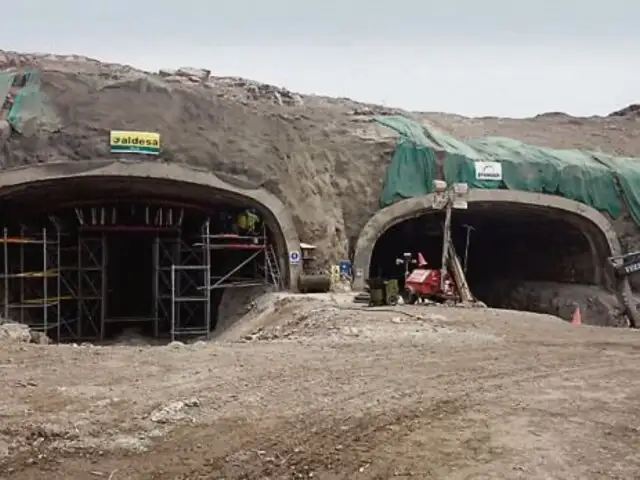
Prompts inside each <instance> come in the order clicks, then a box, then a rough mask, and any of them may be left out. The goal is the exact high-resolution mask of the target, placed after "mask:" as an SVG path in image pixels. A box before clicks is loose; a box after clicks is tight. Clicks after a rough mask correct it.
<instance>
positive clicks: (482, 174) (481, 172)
mask: <svg viewBox="0 0 640 480" xmlns="http://www.w3.org/2000/svg"><path fill="white" fill-rule="evenodd" d="M474 166H475V169H476V180H498V181H500V180H502V164H501V163H500V162H474Z"/></svg>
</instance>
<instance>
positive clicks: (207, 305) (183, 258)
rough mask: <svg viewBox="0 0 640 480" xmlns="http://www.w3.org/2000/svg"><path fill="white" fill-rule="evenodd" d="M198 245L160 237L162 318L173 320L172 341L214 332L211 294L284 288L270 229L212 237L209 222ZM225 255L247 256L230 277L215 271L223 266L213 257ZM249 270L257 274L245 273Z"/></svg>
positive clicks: (159, 304)
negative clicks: (249, 233) (251, 288)
mask: <svg viewBox="0 0 640 480" xmlns="http://www.w3.org/2000/svg"><path fill="white" fill-rule="evenodd" d="M197 240H198V241H197V242H195V243H188V242H187V241H185V240H184V239H182V238H180V237H179V238H169V239H167V238H165V239H164V241H162V239H161V238H160V237H159V236H158V237H156V247H155V249H154V250H155V256H156V259H157V263H156V265H157V268H156V272H157V274H156V280H155V285H156V287H155V288H156V298H157V300H158V301H157V307H156V312H157V314H156V318H157V319H158V321H159V322H162V321H163V319H164V321H165V322H166V320H168V321H169V323H170V333H171V339H172V340H175V339H176V338H177V337H179V336H186V335H208V334H209V333H210V332H211V326H212V309H211V293H212V291H213V290H215V289H224V288H246V287H256V286H260V285H265V286H266V285H270V286H272V287H274V288H276V289H280V288H281V280H280V266H279V264H278V259H277V256H276V254H275V250H274V248H273V245H271V243H269V238H268V236H267V231H266V227H263V230H262V234H261V235H259V236H242V235H236V234H211V232H210V221H209V220H206V221H205V223H204V225H203V226H202V229H201V234H200V238H198V239H197ZM225 251H226V252H229V251H236V252H244V253H245V255H243V256H244V258H243V259H242V260H240V261H239V263H237V264H233V266H232V267H230V268H228V269H227V270H226V272H224V271H223V272H220V271H218V269H217V268H215V267H217V266H218V265H214V262H215V261H216V260H217V259H216V257H215V255H214V253H213V252H218V253H221V254H224V252H225ZM250 267H253V268H250ZM249 269H251V270H252V273H253V275H250V276H247V275H246V273H245V272H242V271H243V270H249ZM214 272H215V274H214ZM241 272H242V273H243V275H240V273H241Z"/></svg>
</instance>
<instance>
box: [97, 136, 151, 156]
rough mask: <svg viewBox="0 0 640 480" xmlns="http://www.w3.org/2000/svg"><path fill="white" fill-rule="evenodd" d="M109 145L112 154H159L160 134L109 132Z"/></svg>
mask: <svg viewBox="0 0 640 480" xmlns="http://www.w3.org/2000/svg"><path fill="white" fill-rule="evenodd" d="M109 143H110V145H111V151H112V152H113V153H145V154H147V155H158V154H159V153H160V134H159V133H154V132H125V131H122V130H111V132H110V134H109Z"/></svg>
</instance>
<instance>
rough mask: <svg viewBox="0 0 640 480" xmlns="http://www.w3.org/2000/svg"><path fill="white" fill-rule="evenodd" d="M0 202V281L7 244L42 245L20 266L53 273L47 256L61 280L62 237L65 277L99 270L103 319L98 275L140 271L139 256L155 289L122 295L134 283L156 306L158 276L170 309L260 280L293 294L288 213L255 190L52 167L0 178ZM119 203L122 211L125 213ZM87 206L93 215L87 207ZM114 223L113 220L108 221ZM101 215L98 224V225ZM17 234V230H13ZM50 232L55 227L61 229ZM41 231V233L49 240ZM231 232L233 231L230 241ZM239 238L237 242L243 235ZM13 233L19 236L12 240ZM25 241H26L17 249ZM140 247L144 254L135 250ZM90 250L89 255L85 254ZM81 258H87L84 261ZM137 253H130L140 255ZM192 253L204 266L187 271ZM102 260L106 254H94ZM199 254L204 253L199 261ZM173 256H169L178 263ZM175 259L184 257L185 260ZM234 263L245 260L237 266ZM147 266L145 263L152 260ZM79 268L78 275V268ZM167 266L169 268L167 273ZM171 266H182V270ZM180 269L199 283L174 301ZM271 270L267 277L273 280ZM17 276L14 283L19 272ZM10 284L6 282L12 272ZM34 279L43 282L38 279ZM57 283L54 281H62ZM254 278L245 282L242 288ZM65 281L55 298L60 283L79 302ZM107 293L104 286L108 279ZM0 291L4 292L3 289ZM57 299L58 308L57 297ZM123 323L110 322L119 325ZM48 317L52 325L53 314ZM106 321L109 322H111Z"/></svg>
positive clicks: (161, 173)
mask: <svg viewBox="0 0 640 480" xmlns="http://www.w3.org/2000/svg"><path fill="white" fill-rule="evenodd" d="M223 178H224V180H223ZM0 199H1V200H2V204H1V207H2V208H1V210H2V215H3V218H4V221H3V223H5V225H9V226H10V228H5V229H4V237H3V245H4V250H5V261H4V263H3V269H4V271H5V277H7V276H8V275H7V273H6V271H7V268H8V264H7V261H6V259H7V258H8V257H7V245H8V244H16V243H23V244H24V243H32V244H43V245H44V247H42V253H40V254H37V253H36V254H30V255H27V258H32V257H33V258H36V257H37V258H39V259H40V260H41V261H42V263H43V265H44V266H40V267H36V268H31V272H32V273H33V272H36V271H38V269H39V270H40V271H41V272H43V274H44V272H47V271H51V269H50V268H49V270H47V267H52V266H53V263H51V261H50V260H48V257H50V256H51V255H53V256H54V257H55V258H56V259H57V262H58V263H57V265H58V267H57V268H58V270H57V271H58V272H62V271H63V270H62V266H61V265H62V264H63V263H64V262H63V261H62V260H61V255H62V254H61V249H60V247H59V246H58V247H57V252H56V251H55V250H56V247H55V246H54V245H55V244H57V245H61V244H62V243H63V242H62V240H60V239H61V237H60V232H61V230H64V232H65V233H64V234H63V236H66V237H69V238H71V237H74V238H76V237H77V242H78V243H77V248H76V247H73V246H71V245H72V244H73V242H72V244H69V245H67V244H68V243H69V241H71V240H65V241H64V245H65V248H63V249H62V250H70V249H74V250H75V251H77V259H76V260H72V262H75V263H73V265H74V266H73V267H71V269H75V270H78V272H80V269H81V268H82V270H83V275H86V271H85V270H86V269H87V268H88V267H87V265H88V262H90V261H95V262H96V265H95V267H96V269H98V267H99V270H100V271H101V272H102V273H101V275H102V277H101V280H99V281H97V283H98V284H100V288H99V290H101V291H102V293H100V292H96V295H101V298H102V300H101V302H102V304H103V305H104V304H107V303H108V304H109V305H110V306H109V307H108V308H109V309H110V311H115V310H117V308H116V306H117V304H118V302H117V301H115V300H113V299H112V298H111V297H110V296H109V295H112V296H113V292H112V290H113V287H108V286H105V284H107V273H105V272H106V271H109V272H111V273H109V274H108V276H109V277H110V278H111V277H113V272H114V271H113V265H114V263H115V264H122V263H123V262H124V263H125V264H127V263H135V264H136V267H135V268H134V270H136V269H138V270H141V269H142V268H143V267H141V266H140V265H142V264H140V265H138V263H139V262H140V261H141V260H139V259H140V258H142V257H145V258H146V256H149V258H150V259H151V258H152V257H153V258H154V259H155V260H153V262H154V264H155V267H153V266H151V263H150V264H149V265H150V266H149V268H150V269H151V270H149V271H150V272H154V273H153V276H154V277H155V280H153V281H152V280H151V279H149V280H148V281H146V280H145V279H142V278H140V279H138V281H137V284H136V285H132V286H130V287H131V289H135V288H136V287H137V285H138V284H142V283H144V282H145V281H146V284H147V285H150V284H151V283H153V282H155V286H154V287H153V292H154V293H153V294H152V295H153V298H154V299H156V300H157V299H159V298H161V297H163V295H160V294H159V290H158V288H159V287H158V285H159V282H161V280H159V278H160V277H162V275H163V274H162V272H161V271H162V270H166V271H167V272H170V273H167V275H168V276H166V275H165V277H166V278H169V277H171V279H170V281H169V285H170V286H171V292H172V293H171V299H172V300H171V302H174V303H175V302H187V300H189V301H191V300H194V297H193V295H194V292H195V295H196V296H197V297H198V298H195V300H198V301H199V299H200V297H202V298H203V299H204V298H206V305H209V301H210V300H209V298H210V296H212V295H213V296H215V295H214V293H215V294H216V295H218V294H220V295H218V297H220V296H221V294H222V293H225V292H227V290H229V289H237V288H245V287H251V288H254V287H256V288H257V287H259V285H262V283H259V284H258V283H256V281H257V279H259V278H262V279H263V280H264V282H265V283H264V285H269V284H271V285H277V284H279V285H281V286H283V287H284V288H286V289H290V290H295V289H296V287H297V280H298V276H299V274H300V271H299V269H300V267H299V265H295V264H293V265H292V264H290V262H289V261H288V259H289V253H290V252H294V251H299V249H300V242H299V239H298V236H297V232H296V229H295V227H294V224H293V220H292V218H291V214H290V212H289V211H288V210H287V208H286V207H285V206H284V205H283V203H282V202H281V201H280V200H279V199H278V198H277V197H275V196H274V195H272V194H271V193H269V192H267V191H266V190H264V189H263V188H258V187H254V186H253V185H251V184H249V183H248V182H240V181H237V182H236V181H234V180H233V179H227V178H225V177H222V178H221V177H220V176H217V175H215V174H213V173H211V172H208V171H204V170H198V169H195V168H190V167H187V166H183V165H177V164H167V163H161V162H150V161H134V162H133V161H101V160H97V161H87V162H60V163H52V164H43V165H35V166H27V167H21V168H16V169H10V170H6V171H4V172H3V174H2V175H1V176H0ZM125 204H128V205H130V211H129V210H128V209H127V206H126V205H125ZM94 205H99V206H97V207H94ZM246 208H250V209H253V210H255V211H257V212H258V213H259V217H258V218H260V219H262V222H260V223H259V225H260V227H259V232H258V228H252V229H251V230H246V227H245V230H243V227H242V226H241V225H242V222H240V221H238V222H236V221H235V219H236V218H237V217H236V215H237V214H238V212H242V211H244V210H245V209H246ZM141 210H144V212H145V213H144V214H143V213H140V211H141ZM96 211H98V212H99V213H98V214H97V215H98V217H100V215H102V217H101V219H98V220H96ZM105 212H106V213H105ZM174 212H175V214H174ZM178 212H179V213H178ZM234 212H235V213H234ZM218 213H219V214H218ZM116 215H117V218H118V221H116V220H115V218H116ZM154 215H155V216H154ZM105 216H106V217H107V219H106V221H105ZM12 217H13V218H19V219H23V223H20V222H18V223H17V224H16V223H15V222H13V223H12V222H11V221H10V219H11V218H12ZM178 217H179V220H178ZM150 218H152V219H151V221H150V220H149V219H150ZM158 218H160V220H158ZM85 220H86V221H85ZM44 224H46V225H49V226H50V225H53V227H47V228H43V229H41V230H40V232H41V234H39V233H38V231H39V230H38V228H39V227H36V226H37V225H44ZM5 225H3V226H5ZM18 225H22V226H20V227H19V228H18ZM60 225H63V228H61V227H60ZM205 227H206V228H205ZM25 228H27V229H28V230H29V231H30V232H29V234H28V235H27V237H25V236H24V235H25V234H24V232H23V231H24V229H25ZM211 228H213V230H211ZM8 230H10V231H11V232H14V233H12V238H11V239H9V238H7V231H8ZM46 230H49V232H47V231H46ZM237 230H240V233H238V232H237ZM56 231H57V235H58V236H57V241H56V237H55V234H51V233H50V232H56ZM242 231H246V232H247V233H244V234H243V233H242ZM15 232H20V233H19V235H18V234H16V233H15ZM83 232H84V233H83ZM87 232H101V233H87ZM107 232H110V233H107ZM115 232H119V233H115ZM152 232H153V233H152ZM175 232H178V233H175ZM260 232H262V233H260ZM33 233H35V235H33ZM38 235H40V236H38ZM136 235H137V236H138V237H141V236H142V237H145V238H146V240H140V239H138V240H137V243H136V242H135V241H134V240H135V238H134V237H135V236H136ZM176 235H177V236H176ZM185 235H186V236H185ZM243 235H244V236H243ZM247 235H248V236H247ZM105 236H108V237H109V238H110V239H111V240H107V239H106V237H105ZM122 236H127V239H126V240H125V241H124V243H122V242H121V243H120V244H118V245H119V247H118V248H116V247H114V245H115V244H114V243H113V242H115V240H116V238H115V237H122ZM93 237H96V238H99V237H101V238H102V240H101V241H102V244H101V246H100V242H98V243H96V242H95V241H94V240H95V239H96V238H93ZM152 237H153V238H152ZM20 238H22V240H20ZM136 238H137V237H136ZM154 238H155V240H154ZM25 239H28V240H29V241H26V242H25V241H24V240H25ZM36 240H37V241H36ZM90 241H94V243H93V246H92V247H91V248H89V246H88V245H89V243H90ZM105 242H106V243H105ZM141 242H142V243H144V244H145V245H146V246H144V247H143V246H141ZM212 243H214V244H215V245H213V244H212ZM136 245H137V247H136ZM180 245H182V246H180ZM138 247H139V248H140V249H142V250H144V252H148V254H147V253H144V254H139V255H137V257H136V253H132V252H133V251H134V250H135V249H136V248H138ZM19 249H20V258H21V260H20V269H19V270H20V271H21V272H22V271H23V270H25V268H24V267H25V265H24V262H23V260H22V259H23V258H25V253H24V252H23V250H24V247H19ZM91 249H93V253H91V252H89V250H91ZM176 249H177V250H176ZM185 249H186V250H185ZM85 250H87V251H86V252H85ZM142 250H138V251H140V252H142ZM196 250H197V251H198V252H199V253H197V256H199V257H201V258H199V259H198V260H197V262H200V260H202V262H204V263H202V267H200V266H197V265H193V266H191V265H190V264H189V263H188V262H190V261H191V262H192V261H193V255H192V253H188V252H193V251H196ZM105 251H108V252H109V253H108V254H107V253H104V252H105ZM126 251H131V252H130V253H132V255H133V257H132V258H128V257H127V259H126V260H125V259H124V257H123V258H120V257H122V255H119V254H118V253H123V252H126ZM96 252H102V253H96ZM167 252H169V253H167ZM180 252H182V253H180ZM204 252H210V253H206V254H205V253H204ZM254 252H255V253H254ZM165 254H166V255H168V257H167V258H171V259H173V260H170V261H169V264H167V266H166V267H164V268H163V267H162V266H161V262H162V260H161V258H162V255H165ZM74 255H75V254H74ZM87 255H88V256H87ZM175 255H178V257H176V256H175ZM184 255H187V256H186V257H185V256H184ZM189 255H191V257H189ZM14 257H15V258H14ZM14 257H11V258H10V259H9V261H10V262H12V263H11V265H9V266H10V267H11V269H13V270H15V267H16V266H17V263H16V262H17V254H15V255H14ZM214 257H215V259H214V260H210V258H214ZM241 257H242V258H241ZM244 257H247V259H246V260H247V261H246V262H245V260H244ZM81 258H82V259H81ZM188 258H191V260H188ZM96 259H98V260H96ZM150 259H149V262H151V261H152V260H150ZM180 259H182V260H180ZM205 259H206V261H205ZM236 260H237V267H238V268H237V269H235V268H231V267H229V268H230V271H229V273H228V274H227V273H226V272H222V271H221V272H218V271H217V270H216V271H215V272H214V268H222V267H221V266H223V265H224V266H229V265H231V264H232V263H233V262H236ZM249 261H250V262H249ZM136 262H138V263H136ZM172 262H173V263H172ZM176 262H177V263H176ZM184 262H187V263H184ZM81 264H82V267H81V266H80V265H81ZM171 265H176V268H174V267H173V266H171ZM180 265H184V267H181V266H180ZM234 265H235V263H234ZM205 266H206V267H205ZM65 268H66V267H65ZM145 268H146V267H145ZM110 269H111V270H110ZM180 269H182V270H185V271H186V270H189V271H193V272H195V271H198V272H201V273H193V274H192V275H199V276H201V277H202V278H199V277H198V278H199V280H198V281H197V282H193V281H192V282H191V283H194V284H195V283H197V284H198V285H197V286H194V287H193V288H192V291H191V293H180V291H179V290H180V288H182V287H181V286H180V285H179V284H178V283H176V287H175V288H174V286H173V285H174V282H178V281H179V280H176V279H179V278H180V275H181V274H180V273H176V272H177V271H178V270H180ZM274 271H275V272H276V273H275V274H274ZM234 272H236V273H234ZM252 272H253V273H252ZM19 275H23V274H22V273H20V274H19ZM127 275H130V276H133V273H131V271H130V273H129V274H127ZM210 275H212V276H210ZM11 276H15V275H14V274H13V273H12V274H11ZM44 276H45V277H46V276H47V275H44ZM57 276H58V277H63V275H62V273H59V274H58V275H57ZM80 277H81V275H80V273H78V279H79V278H80ZM174 277H175V278H174ZM254 277H255V279H254V280H252V278H254ZM68 278H69V277H67V280H68ZM83 278H84V277H83ZM118 278H126V277H118ZM166 278H165V281H166ZM193 278H195V276H194V277H193ZM226 278H231V280H229V281H226V282H225V281H224V280H225V279H226ZM67 280H64V278H63V280H62V282H61V281H60V280H58V281H57V282H58V286H57V288H58V290H60V283H64V284H65V285H64V287H65V288H66V289H67V290H65V291H75V292H77V295H78V296H80V295H81V293H80V291H79V290H78V289H81V287H80V286H78V285H77V284H74V285H70V284H69V282H68V281H67ZM79 281H80V280H78V282H79ZM117 281H118V282H122V284H123V285H124V283H126V282H124V281H121V280H117ZM86 282H88V283H86ZM211 282H214V284H213V285H212V283H211ZM20 283H21V286H20V291H21V292H22V291H23V289H24V286H23V285H22V283H24V282H23V280H20ZM42 283H43V285H44V286H42V287H41V288H44V298H45V301H47V300H46V299H47V298H49V297H47V291H49V292H51V291H52V290H55V289H56V286H55V283H54V284H51V283H49V286H47V281H46V280H45V281H43V282H42ZM91 283H94V281H89V280H88V277H87V280H85V286H86V285H88V284H91ZM187 283H188V282H187ZM5 285H6V281H5ZM111 285H112V286H113V280H112V281H111ZM218 285H219V286H218ZM16 288H17V287H16ZM124 288H125V287H123V286H120V285H119V284H118V285H117V286H116V290H123V289H124ZM127 288H129V287H127ZM210 288H217V289H218V290H210ZM149 289H151V287H149ZM194 289H195V290H194ZM5 290H7V289H6V288H5ZM174 290H175V292H177V293H175V292H174ZM185 292H186V290H185ZM204 292H206V294H205V293H204ZM209 292H211V294H209ZM15 295H17V294H16V293H15V292H13V291H9V293H7V294H6V295H5V298H3V301H4V306H3V308H4V310H6V309H7V308H8V307H7V305H8V304H10V303H11V304H15V302H13V300H11V299H9V296H13V297H15ZM158 295H159V296H158ZM185 295H186V296H185ZM22 296H23V293H21V294H20V298H22ZM164 296H165V297H166V296H167V295H166V294H164ZM56 298H57V297H56ZM59 298H60V299H62V298H63V297H59ZM83 298H84V297H83ZM108 299H110V300H108ZM67 300H68V299H67ZM156 300H154V301H153V302H152V303H155V304H159V303H160V300H157V301H156ZM203 301H204V300H203ZM220 301H221V298H217V297H216V302H218V305H219V302H220ZM122 302H124V303H125V304H126V303H127V302H128V303H132V302H131V301H129V300H126V299H121V300H120V301H119V303H120V304H122ZM58 303H60V302H58ZM81 303H82V302H81V301H80V300H78V313H77V318H80V315H81V314H80V312H81V311H82V312H83V315H84V314H87V315H89V313H87V312H88V309H89V307H86V306H84V307H81ZM20 305H21V307H20V309H21V310H20V311H21V314H20V315H21V316H24V312H23V311H22V308H23V305H24V302H22V301H21V302H20ZM185 305H186V303H185ZM192 305H193V304H192ZM203 305H204V304H203ZM104 308H105V307H102V313H101V314H100V315H101V319H102V323H103V324H104V323H105V320H104V319H105V318H106V317H105V313H104ZM149 308H151V307H149ZM158 308H160V307H158V306H156V307H155V312H156V313H154V314H151V315H152V317H150V318H156V324H157V318H158ZM180 308H182V307H180ZM203 308H205V307H203ZM216 308H218V307H216ZM89 310H90V309H89ZM169 310H171V309H170V308H169V307H166V308H164V313H165V314H166V315H165V316H168V315H169V313H167V312H168V311H169ZM145 311H146V310H145ZM171 311H172V313H171V314H170V315H171V318H172V319H171V325H172V326H171V334H172V336H173V332H174V323H176V322H177V321H179V320H176V321H174V319H175V318H178V317H175V315H176V314H175V313H173V310H171ZM216 312H217V310H216ZM94 313H95V312H94ZM92 314H93V313H92ZM44 315H45V318H46V317H47V314H46V313H45V314H44ZM126 315H127V314H122V313H120V314H118V315H117V316H118V319H119V321H120V320H122V319H123V317H126ZM136 315H138V314H137V313H136V314H134V316H133V317H132V318H131V319H129V320H135V319H136V318H142V317H141V316H136ZM153 315H155V317H153ZM198 315H200V314H198ZM202 315H204V318H206V319H207V320H206V324H207V325H209V324H210V318H211V309H210V307H208V306H207V307H206V308H205V310H203V312H202ZM216 315H217V313H216ZM54 316H55V315H54ZM58 316H60V314H59V313H58ZM145 318H146V314H145ZM109 321H110V322H111V321H112V320H109ZM123 321H124V320H123ZM45 323H46V322H45ZM78 323H79V322H78ZM176 324H177V323H176ZM214 325H215V323H214ZM101 328H102V327H101ZM181 328H182V327H181ZM189 328H190V327H184V328H182V331H183V332H186V331H187V330H188V329H189ZM78 332H79V330H78V331H77V332H76V334H77V335H80V333H78ZM58 333H59V329H58ZM156 334H157V332H156ZM154 336H157V335H154Z"/></svg>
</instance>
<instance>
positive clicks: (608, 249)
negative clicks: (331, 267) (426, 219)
mask: <svg viewBox="0 0 640 480" xmlns="http://www.w3.org/2000/svg"><path fill="white" fill-rule="evenodd" d="M468 202H469V204H470V205H473V204H474V203H475V204H481V203H482V204H487V205H495V206H497V207H499V206H500V205H521V206H528V207H531V208H537V209H540V210H542V211H547V212H552V213H553V214H555V215H561V216H563V218H565V219H566V220H567V221H568V222H570V223H572V224H573V225H575V226H577V228H579V229H581V230H582V232H583V233H584V234H585V235H586V238H587V239H588V241H589V245H590V248H591V250H592V253H593V255H595V256H598V257H599V262H600V263H601V264H603V263H604V261H605V258H604V257H606V256H609V255H618V254H619V253H620V252H621V248H620V243H619V241H618V238H617V235H616V233H615V231H614V229H613V226H612V225H611V223H610V222H609V220H608V219H607V218H606V217H605V216H604V215H603V214H601V213H600V212H598V211H597V210H595V209H593V208H591V207H589V206H587V205H584V204H582V203H579V202H576V201H574V200H570V199H566V198H563V197H557V196H552V195H546V194H537V193H531V192H521V191H514V190H483V189H471V190H470V191H469V198H468ZM436 205H442V201H441V198H440V197H439V196H438V194H435V193H433V194H429V195H425V196H421V197H414V198H409V199H405V200H401V201H399V202H397V203H395V204H393V205H390V206H388V207H386V208H384V209H382V210H380V211H378V212H377V213H376V214H375V215H374V216H373V217H372V218H371V219H370V220H369V221H368V222H367V224H366V225H365V226H364V228H363V229H362V231H361V233H360V236H359V237H358V240H357V243H356V248H355V254H354V261H353V267H354V272H355V273H356V278H355V279H354V289H355V290H356V291H362V290H364V288H365V281H366V279H367V278H368V277H369V276H370V275H371V274H372V272H370V267H371V261H372V257H373V252H374V248H375V246H376V243H377V242H378V240H379V239H380V238H381V237H382V235H383V234H384V233H385V232H387V231H388V230H389V229H390V228H392V227H394V226H395V225H397V224H399V223H401V222H403V221H405V220H407V219H410V218H413V217H419V216H421V215H424V214H426V213H429V212H434V211H436V210H437V209H438V208H437V207H436ZM600 266H603V265H600ZM598 275H600V276H601V275H602V271H601V270H600V272H599V273H597V274H596V276H598Z"/></svg>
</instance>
